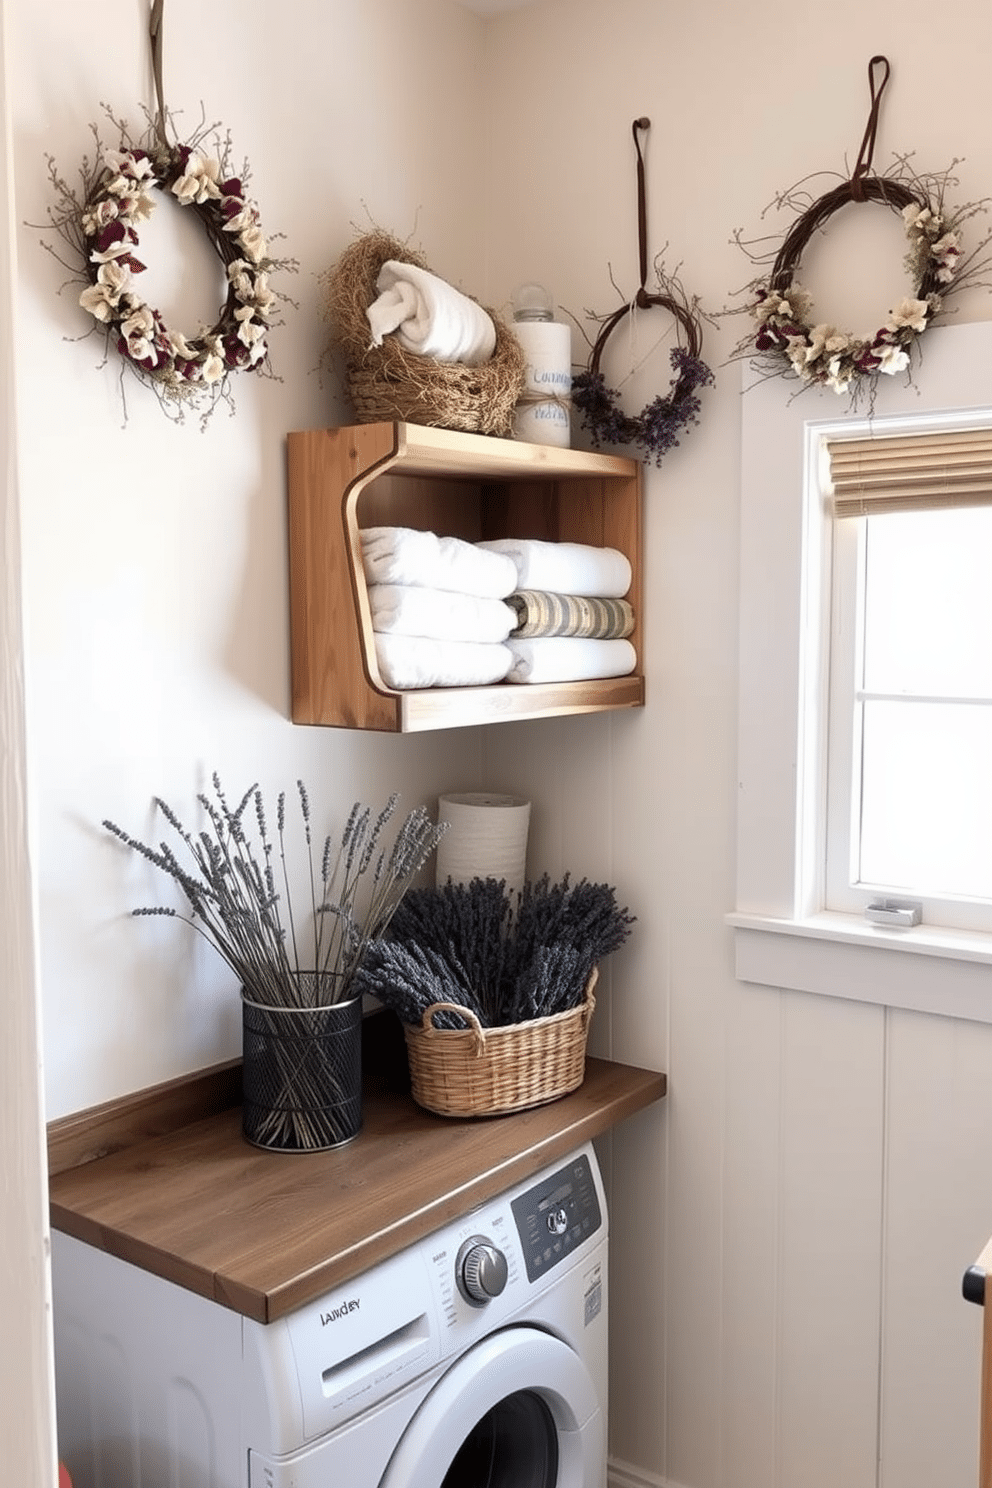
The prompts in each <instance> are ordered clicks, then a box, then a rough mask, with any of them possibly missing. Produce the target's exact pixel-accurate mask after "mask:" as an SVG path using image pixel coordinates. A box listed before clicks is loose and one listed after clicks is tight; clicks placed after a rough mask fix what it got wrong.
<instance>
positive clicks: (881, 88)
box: [851, 56, 890, 202]
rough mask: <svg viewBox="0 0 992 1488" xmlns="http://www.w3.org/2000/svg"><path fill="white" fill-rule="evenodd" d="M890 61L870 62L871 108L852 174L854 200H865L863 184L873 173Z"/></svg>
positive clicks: (878, 58) (875, 58) (877, 58)
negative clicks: (877, 74) (880, 70)
mask: <svg viewBox="0 0 992 1488" xmlns="http://www.w3.org/2000/svg"><path fill="white" fill-rule="evenodd" d="M876 68H884V69H885V70H884V72H883V73H882V75H881V78H880V80H879V81H878V82H877V83H876V81H875V69H876ZM889 72H890V68H889V61H888V58H887V57H883V56H877V57H872V59H871V61H870V62H869V63H868V89H869V92H870V94H871V110H870V112H869V114H868V123H867V125H866V126H865V134H864V139H863V140H862V141H861V149H860V151H859V152H858V159H857V164H856V165H855V167H854V171H853V173H852V175H851V198H852V200H853V201H858V202H860V201H864V199H865V193H864V188H863V186H862V184H861V182H862V180H863V178H864V177H865V176H869V175H871V163H872V156H873V155H874V153H875V135H876V133H877V132H878V114H879V109H880V107H881V103H882V94H883V93H884V92H885V85H886V83H887V82H888V81H889Z"/></svg>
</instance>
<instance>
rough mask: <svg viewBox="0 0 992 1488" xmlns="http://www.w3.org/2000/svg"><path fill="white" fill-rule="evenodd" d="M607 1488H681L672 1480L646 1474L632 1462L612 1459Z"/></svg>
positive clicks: (653, 1474)
mask: <svg viewBox="0 0 992 1488" xmlns="http://www.w3.org/2000/svg"><path fill="white" fill-rule="evenodd" d="M606 1482H607V1488H679V1484H678V1483H673V1482H672V1480H671V1479H670V1478H659V1476H658V1474H657V1473H651V1472H645V1470H644V1469H643V1468H640V1467H635V1466H634V1465H633V1463H632V1462H618V1461H617V1459H616V1458H615V1457H611V1458H610V1461H609V1462H608V1463H607V1465H606Z"/></svg>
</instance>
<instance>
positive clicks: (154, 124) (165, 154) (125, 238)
mask: <svg viewBox="0 0 992 1488" xmlns="http://www.w3.org/2000/svg"><path fill="white" fill-rule="evenodd" d="M163 4H164V0H154V3H153V8H152V17H151V24H150V28H149V34H150V37H151V42H152V54H153V63H154V71H155V85H156V91H157V94H158V112H157V115H156V116H155V117H154V118H150V119H149V126H148V129H147V131H146V132H145V133H144V134H143V135H142V136H141V138H140V139H138V140H135V139H133V138H132V136H131V134H130V132H129V130H128V127H127V125H126V124H125V123H123V122H122V121H120V120H118V119H116V118H114V116H113V114H111V112H110V110H109V109H106V108H105V112H106V114H107V117H108V118H109V120H110V122H111V123H112V124H113V125H114V126H115V128H116V129H117V130H118V131H119V134H120V147H119V148H118V149H104V148H103V146H102V144H101V141H100V138H99V134H98V132H97V130H96V128H95V127H93V135H94V139H95V142H96V154H95V157H94V159H93V160H92V161H91V160H90V159H88V158H87V159H84V161H83V164H82V166H81V167H80V178H81V181H82V194H81V196H80V195H79V193H77V191H75V190H74V189H73V188H72V187H70V186H69V184H68V183H67V182H66V180H65V179H64V177H63V176H62V175H61V174H60V173H59V171H58V169H57V167H56V166H55V163H54V161H53V160H52V159H51V157H49V160H48V169H49V179H50V181H51V184H52V187H53V189H54V192H55V197H56V204H55V206H54V207H53V208H50V209H49V214H48V215H49V222H50V224H51V225H52V226H53V227H54V228H55V229H56V230H57V232H58V233H59V234H60V236H61V237H62V238H63V240H64V241H65V242H66V243H67V244H68V245H69V247H70V248H71V249H72V250H73V254H74V257H75V259H76V262H75V263H72V264H66V265H64V266H65V267H68V268H70V269H71V270H72V271H73V274H74V278H75V280H76V282H79V280H81V279H82V280H85V287H84V288H83V290H82V292H81V293H80V295H79V304H80V305H81V307H82V308H83V309H84V310H86V311H87V312H88V313H89V314H90V315H91V316H92V317H93V319H94V321H95V322H96V326H94V327H93V329H96V328H97V327H102V328H103V329H104V331H105V333H106V341H107V349H108V351H109V350H110V349H111V348H113V349H114V350H116V351H117V352H118V354H119V355H120V357H121V358H122V363H123V366H122V375H123V371H124V370H129V371H131V372H132V373H133V374H134V375H135V376H136V377H137V378H138V379H139V381H141V382H144V383H145V384H147V385H148V386H150V387H151V388H152V389H153V390H154V391H155V393H156V394H157V396H158V398H159V401H160V403H161V404H162V406H163V408H165V410H166V412H168V413H169V414H170V415H171V416H172V417H173V418H175V419H176V420H177V421H179V422H181V421H182V419H183V417H184V413H185V410H186V407H187V406H190V405H191V406H194V407H196V408H197V409H198V411H199V412H200V414H201V424H205V423H206V420H207V419H208V418H209V416H210V414H211V413H212V412H213V411H214V409H215V408H216V406H217V404H218V402H219V401H221V400H224V401H227V402H228V403H229V404H230V402H231V396H230V386H229V379H230V375H231V373H233V372H240V371H251V372H265V373H266V374H267V375H269V376H271V375H272V372H271V368H270V365H269V360H268V332H269V330H270V328H271V326H272V325H273V324H275V323H276V322H275V320H274V313H275V311H276V307H277V305H278V304H279V303H280V302H285V301H286V299H287V297H286V296H285V295H282V294H277V293H276V292H275V291H274V290H273V289H272V288H271V287H270V283H269V279H270V275H271V274H272V273H273V272H275V271H276V270H279V269H283V270H289V271H293V270H295V268H296V267H297V266H296V264H295V262H294V261H293V260H289V259H276V258H274V257H272V255H271V252H270V248H269V243H268V240H267V239H266V237H265V235H264V234H263V232H262V227H261V222H260V219H259V213H258V208H257V206H256V205H255V203H254V201H252V199H251V198H250V197H249V195H248V193H247V189H246V188H247V184H248V169H247V165H245V166H244V167H243V168H242V170H241V172H240V173H235V172H234V171H232V169H231V166H230V163H229V156H230V140H229V139H228V138H224V139H223V140H220V139H219V138H218V136H217V134H216V131H217V127H218V126H216V125H210V126H204V127H202V128H201V129H200V130H199V131H198V132H197V133H196V134H194V135H193V136H192V138H190V139H189V140H187V141H186V142H185V143H174V142H172V141H170V139H169V138H168V135H167V129H166V125H167V122H168V120H169V115H168V114H167V112H166V110H165V107H164V103H163V99H162V64H161V55H162V54H161V45H162V10H163ZM208 138H209V139H210V140H211V142H212V144H213V146H214V150H215V153H207V149H206V142H207V140H208ZM156 192H161V193H163V194H164V195H166V196H168V197H169V198H171V199H172V200H173V201H174V202H176V203H177V204H178V205H179V206H181V207H188V208H190V209H191V211H192V212H193V214H194V216H195V217H196V218H197V219H198V221H199V222H200V224H201V226H202V228H203V230H204V233H205V235H206V237H207V239H208V241H209V243H210V244H211V246H212V247H213V249H214V251H215V252H216V254H217V256H218V258H219V259H220V261H221V263H222V265H223V268H224V279H225V284H226V293H225V298H224V301H223V304H222V305H221V307H220V310H219V312H218V315H217V318H216V320H215V322H214V324H213V325H212V326H209V327H207V326H201V327H200V329H199V330H198V331H197V332H196V334H195V335H190V336H187V335H186V334H184V333H183V332H182V331H178V330H175V329H171V328H170V327H169V326H167V325H166V323H165V321H164V320H163V318H162V316H161V314H160V313H159V312H158V310H156V309H154V308H153V307H152V306H151V305H149V304H147V303H146V302H145V300H144V299H143V298H142V295H141V291H140V287H139V284H138V282H137V276H138V275H139V274H141V273H142V272H143V271H144V269H145V267H146V266H145V264H144V263H142V261H141V259H140V258H139V257H138V255H137V251H136V250H137V249H138V247H139V237H138V233H139V228H140V226H141V224H142V223H143V222H145V221H147V219H148V218H149V217H150V216H151V213H152V212H153V210H154V209H155V206H156V196H155V193H156ZM45 246H46V247H49V251H51V252H53V253H55V250H54V249H51V248H50V245H48V244H46V245H45ZM55 256H56V257H57V258H59V255H58V254H57V253H55ZM59 262H60V263H64V261H63V260H62V259H61V258H59Z"/></svg>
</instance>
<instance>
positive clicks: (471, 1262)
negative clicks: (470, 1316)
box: [455, 1235, 507, 1307]
mask: <svg viewBox="0 0 992 1488" xmlns="http://www.w3.org/2000/svg"><path fill="white" fill-rule="evenodd" d="M506 1277H507V1266H506V1256H505V1255H504V1254H503V1252H502V1251H501V1250H499V1249H498V1247H497V1246H495V1245H494V1244H493V1243H492V1241H491V1240H490V1239H489V1238H488V1236H486V1235H470V1236H469V1238H468V1239H467V1240H466V1241H465V1243H464V1244H463V1245H462V1247H461V1249H460V1250H459V1252H458V1256H457V1259H456V1261H455V1280H456V1282H457V1283H458V1290H459V1291H460V1292H461V1294H462V1296H463V1297H464V1298H465V1300H466V1302H470V1303H471V1305H472V1306H473V1307H485V1305H486V1303H487V1302H491V1301H492V1299H493V1298H494V1297H498V1296H499V1294H500V1292H501V1291H502V1290H503V1288H504V1287H505V1286H506Z"/></svg>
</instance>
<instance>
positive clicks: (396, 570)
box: [361, 527, 517, 599]
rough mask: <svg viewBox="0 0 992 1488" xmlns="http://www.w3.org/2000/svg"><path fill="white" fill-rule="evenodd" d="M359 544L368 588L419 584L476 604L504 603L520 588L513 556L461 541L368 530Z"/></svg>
mask: <svg viewBox="0 0 992 1488" xmlns="http://www.w3.org/2000/svg"><path fill="white" fill-rule="evenodd" d="M361 542H362V563H363V566H364V568H365V577H366V579H367V580H368V582H369V583H370V584H420V585H422V586H423V587H424V588H425V589H446V590H447V589H450V590H453V591H454V592H455V593H457V594H474V595H475V596H476V597H477V598H478V599H506V597H507V595H508V594H512V593H513V591H514V589H516V588H517V565H516V564H515V563H514V561H513V559H512V558H511V557H510V556H509V554H507V553H487V552H485V551H484V550H483V549H482V548H480V547H479V545H478V544H477V543H470V542H463V541H462V539H461V538H460V537H438V536H437V534H436V533H434V532H419V531H417V530H416V529H415V528H412V527H365V528H363V529H362V531H361Z"/></svg>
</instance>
